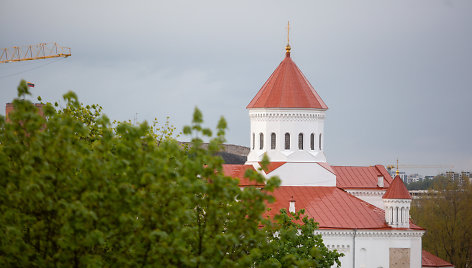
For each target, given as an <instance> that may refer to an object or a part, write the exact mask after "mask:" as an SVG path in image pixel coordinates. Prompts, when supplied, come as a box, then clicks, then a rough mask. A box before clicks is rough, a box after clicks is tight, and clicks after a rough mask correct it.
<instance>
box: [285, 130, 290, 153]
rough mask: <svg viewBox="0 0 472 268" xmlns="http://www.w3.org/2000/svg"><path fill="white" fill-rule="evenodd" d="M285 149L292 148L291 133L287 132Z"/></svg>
mask: <svg viewBox="0 0 472 268" xmlns="http://www.w3.org/2000/svg"><path fill="white" fill-rule="evenodd" d="M285 150H290V134H289V133H285Z"/></svg>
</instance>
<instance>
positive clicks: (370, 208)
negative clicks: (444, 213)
mask: <svg viewBox="0 0 472 268" xmlns="http://www.w3.org/2000/svg"><path fill="white" fill-rule="evenodd" d="M290 50H291V48H290V46H289V45H287V47H286V55H285V58H284V59H283V61H282V62H281V63H280V65H279V66H278V67H277V69H276V70H275V71H274V72H273V73H272V75H271V76H270V77H269V79H268V80H267V82H265V84H264V85H263V86H262V88H261V89H260V90H259V92H258V93H257V94H256V96H255V97H254V98H253V99H252V101H251V102H250V103H249V105H248V106H247V109H248V111H249V118H250V124H251V127H250V129H251V132H250V139H251V145H250V152H249V154H248V156H247V162H246V163H245V164H244V165H230V164H226V165H224V167H223V168H224V172H225V174H226V175H228V176H232V177H235V178H239V179H240V186H241V187H254V186H256V187H263V185H256V184H255V182H253V181H249V180H248V179H246V178H244V171H245V170H246V169H254V170H258V168H259V167H260V164H259V163H260V161H261V160H262V158H263V156H264V154H267V155H268V156H269V158H270V160H271V163H270V164H269V167H268V168H267V170H265V171H262V173H263V175H264V176H266V177H270V176H279V177H280V179H281V187H279V188H278V189H276V190H275V192H274V193H273V195H274V196H275V198H276V202H275V203H273V204H269V205H268V206H269V208H270V211H269V212H268V214H269V216H272V215H271V214H274V213H278V211H279V210H280V209H282V208H285V209H287V210H288V211H294V210H297V211H298V210H300V209H302V208H303V209H305V213H306V215H308V216H309V217H311V218H313V219H314V220H315V221H316V222H318V223H319V229H318V230H317V231H316V232H317V233H319V234H321V235H322V237H323V240H324V243H325V244H326V246H327V247H328V248H329V249H336V250H337V251H339V252H342V253H344V257H342V258H341V259H340V260H341V264H342V267H356V268H357V267H359V268H361V267H365V268H380V267H383V268H387V267H392V268H394V267H402V268H403V267H453V266H452V265H451V264H449V263H447V262H445V261H443V260H441V259H439V258H437V257H435V256H434V255H431V254H430V253H427V252H426V253H424V252H423V251H422V246H421V238H422V236H423V234H424V233H425V230H424V229H423V228H421V227H419V226H417V225H415V224H414V223H412V221H411V220H410V217H409V210H410V203H411V197H410V195H409V193H408V191H407V189H406V187H405V185H404V184H403V182H402V181H401V179H400V178H398V177H396V178H395V179H392V177H391V176H390V175H389V174H388V172H387V170H386V169H385V168H384V166H381V165H375V166H367V167H359V166H331V165H330V164H329V163H328V162H327V158H326V155H325V152H324V144H323V143H324V137H325V136H324V135H325V134H324V121H325V118H326V111H327V109H328V107H327V106H326V104H325V103H324V102H323V100H322V99H321V97H320V96H319V95H318V93H317V92H316V91H315V89H314V88H313V87H312V86H311V84H310V83H309V82H308V80H307V79H306V77H305V76H304V75H303V73H302V72H301V71H300V69H299V68H298V67H297V65H296V64H295V63H294V62H293V60H292V58H291V56H290ZM430 255H431V256H433V257H435V258H437V259H434V260H433V261H432V260H431V259H432V258H433V257H430ZM441 261H442V262H441Z"/></svg>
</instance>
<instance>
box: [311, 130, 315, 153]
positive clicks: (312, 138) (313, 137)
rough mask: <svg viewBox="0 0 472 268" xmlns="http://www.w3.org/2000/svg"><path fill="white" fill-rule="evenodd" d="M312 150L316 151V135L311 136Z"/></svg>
mask: <svg viewBox="0 0 472 268" xmlns="http://www.w3.org/2000/svg"><path fill="white" fill-rule="evenodd" d="M310 149H311V150H315V133H311V135H310Z"/></svg>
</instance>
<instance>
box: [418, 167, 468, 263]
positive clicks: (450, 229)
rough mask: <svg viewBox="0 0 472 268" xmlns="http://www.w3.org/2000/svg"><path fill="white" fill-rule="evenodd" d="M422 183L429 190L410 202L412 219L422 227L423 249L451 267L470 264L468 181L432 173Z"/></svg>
mask: <svg viewBox="0 0 472 268" xmlns="http://www.w3.org/2000/svg"><path fill="white" fill-rule="evenodd" d="M428 184H429V186H426V185H428ZM423 185H424V187H425V188H427V189H429V190H430V191H431V192H432V193H431V194H429V195H423V196H421V197H420V198H419V199H414V200H413V203H412V206H411V217H412V219H413V221H414V222H415V223H416V224H418V225H419V226H421V227H423V228H425V229H426V233H425V235H424V236H423V249H425V250H427V251H429V252H431V253H433V254H435V255H437V256H439V257H441V258H443V259H445V260H447V261H449V262H451V263H452V264H454V265H455V267H472V232H471V230H472V213H471V211H472V185H471V183H470V181H469V180H468V179H464V180H463V181H459V180H453V179H450V178H447V177H444V176H436V177H435V178H434V179H432V180H429V181H427V182H425V183H424V184H423Z"/></svg>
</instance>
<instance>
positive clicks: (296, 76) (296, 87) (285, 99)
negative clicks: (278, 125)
mask: <svg viewBox="0 0 472 268" xmlns="http://www.w3.org/2000/svg"><path fill="white" fill-rule="evenodd" d="M246 108H248V109H249V108H316V109H323V110H326V109H328V106H326V104H325V103H324V102H323V100H322V99H321V97H320V96H319V95H318V93H316V91H315V89H314V88H313V86H311V84H310V82H308V80H307V79H306V77H305V76H304V75H303V73H302V72H301V71H300V69H298V67H297V65H296V64H295V63H294V62H293V61H292V59H291V58H290V54H289V53H287V56H286V57H285V59H284V60H283V61H282V62H281V63H280V65H279V66H278V67H277V69H275V71H274V72H273V73H272V75H271V76H270V77H269V79H268V80H267V81H266V82H265V84H264V85H263V86H262V88H261V89H260V90H259V92H258V93H257V95H256V96H255V97H254V99H252V101H251V102H250V103H249V104H248V106H247V107H246Z"/></svg>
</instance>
